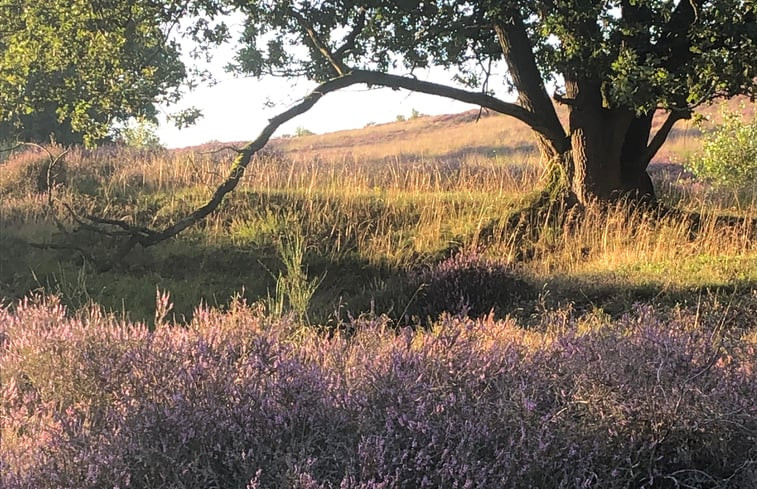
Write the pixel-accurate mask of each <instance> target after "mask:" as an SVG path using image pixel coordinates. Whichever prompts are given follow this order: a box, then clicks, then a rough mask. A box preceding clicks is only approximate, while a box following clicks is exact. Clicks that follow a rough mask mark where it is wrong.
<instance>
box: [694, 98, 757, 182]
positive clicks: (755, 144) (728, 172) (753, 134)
mask: <svg viewBox="0 0 757 489" xmlns="http://www.w3.org/2000/svg"><path fill="white" fill-rule="evenodd" d="M689 169H690V170H691V171H692V172H693V173H694V174H695V175H697V176H698V177H700V178H703V179H705V180H708V181H710V182H712V184H713V185H715V186H717V187H724V188H743V187H750V186H752V185H754V184H755V181H757V119H754V120H752V121H751V122H746V121H744V117H743V115H741V114H738V113H735V112H730V111H724V112H723V124H722V125H721V126H720V127H718V128H717V129H716V130H715V131H713V132H712V133H711V134H708V135H706V136H705V137H704V143H703V146H702V152H701V153H700V154H699V155H697V156H695V157H694V158H693V159H692V160H691V161H690V163H689Z"/></svg>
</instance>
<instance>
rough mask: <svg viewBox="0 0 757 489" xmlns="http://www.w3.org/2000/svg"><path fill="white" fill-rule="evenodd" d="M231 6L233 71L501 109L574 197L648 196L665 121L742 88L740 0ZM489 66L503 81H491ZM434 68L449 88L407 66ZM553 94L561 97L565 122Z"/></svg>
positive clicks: (744, 36) (756, 58)
mask: <svg viewBox="0 0 757 489" xmlns="http://www.w3.org/2000/svg"><path fill="white" fill-rule="evenodd" d="M231 3H232V4H233V5H234V6H235V7H236V8H238V9H239V10H240V11H241V12H242V13H244V15H245V19H246V23H245V30H244V33H243V36H242V48H241V50H240V51H239V54H238V57H237V61H238V62H237V65H236V69H237V70H239V71H240V72H242V73H246V74H252V75H256V76H263V75H276V76H284V77H295V76H302V77H306V78H308V79H311V80H316V81H319V82H326V81H329V80H330V81H331V84H330V85H329V84H327V85H326V86H325V87H321V89H320V93H325V90H324V88H325V89H327V90H331V89H332V87H333V88H334V89H336V88H342V87H343V86H346V85H349V84H353V83H363V84H368V85H373V86H386V87H393V88H402V89H407V90H414V91H418V92H425V93H429V94H435V95H440V96H443V97H449V98H452V99H456V100H460V101H463V102H469V103H471V104H475V105H479V106H482V107H486V108H488V109H491V110H493V111H496V112H500V113H503V114H506V115H509V116H512V117H514V118H516V119H519V120H520V121H522V122H524V123H525V124H527V125H528V126H529V127H530V128H531V129H532V130H533V131H534V133H535V137H536V141H537V143H538V146H539V148H540V150H541V153H542V155H543V158H544V160H545V161H546V162H548V163H549V164H550V165H552V167H553V168H554V169H556V170H558V172H559V175H560V176H561V177H563V178H562V181H563V182H564V183H565V184H567V186H568V187H569V188H570V190H571V191H572V193H573V195H574V196H575V197H576V198H577V199H578V200H579V201H581V202H583V201H587V200H589V199H594V198H598V199H604V200H607V199H614V198H617V197H619V196H627V195H629V194H631V195H632V196H634V197H639V198H653V197H654V189H653V186H652V182H651V180H650V178H649V175H648V174H647V167H648V165H649V163H650V161H651V160H652V158H653V157H654V156H655V154H656V153H657V151H658V150H659V149H660V147H661V146H662V144H663V142H664V141H665V139H666V137H667V136H668V134H669V132H670V130H671V128H672V127H673V125H674V124H675V123H676V121H679V120H681V119H686V118H689V117H690V116H691V114H692V111H694V110H695V109H696V108H697V107H698V106H700V105H701V104H704V103H707V102H710V101H712V100H714V99H716V98H718V97H732V96H735V95H737V94H748V95H752V96H753V95H754V94H755V87H756V84H755V77H757V20H756V18H755V9H756V7H755V3H754V1H753V0H602V1H598V0H519V1H474V2H471V1H453V0H427V1H408V0H403V1H384V0H372V1H342V0H339V1H308V0H296V1H293V0H285V1H271V0H267V1H245V0H235V1H232V2H231ZM502 63H504V65H505V67H506V69H507V74H506V84H505V86H504V87H495V86H492V85H491V84H490V83H489V81H490V74H491V70H492V67H493V66H498V64H502ZM433 66H437V67H444V68H448V69H452V70H455V71H456V72H457V75H456V77H455V78H456V80H457V82H458V83H457V85H458V86H453V85H441V84H434V83H427V82H422V81H419V80H417V79H416V78H414V77H413V76H412V73H413V72H414V71H415V70H418V69H422V68H428V67H433ZM460 83H462V84H464V85H465V87H464V88H462V87H460V86H459V84H460ZM503 89H504V90H503ZM503 91H504V92H507V91H512V92H515V94H516V95H517V99H516V100H515V101H514V102H510V101H507V99H505V98H502V97H499V96H498V95H497V94H498V93H502V92H503ZM554 101H556V102H557V103H559V104H563V105H565V106H566V107H567V112H568V114H569V115H568V120H567V122H566V123H565V124H564V123H562V122H561V120H560V119H559V118H558V113H557V111H556V110H555V106H554V103H553V102H554ZM658 113H663V114H665V119H664V122H663V123H662V124H661V126H660V127H659V129H657V131H656V132H653V131H652V129H653V118H654V117H655V115H656V114H658Z"/></svg>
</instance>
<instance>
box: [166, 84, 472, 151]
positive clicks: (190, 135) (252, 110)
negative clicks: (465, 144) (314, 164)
mask: <svg viewBox="0 0 757 489" xmlns="http://www.w3.org/2000/svg"><path fill="white" fill-rule="evenodd" d="M216 73H218V75H217V76H218V78H219V79H220V80H221V82H220V83H218V84H217V85H215V86H213V87H201V88H198V89H196V90H195V91H194V92H192V93H190V94H188V95H187V96H186V97H185V99H184V100H183V102H182V103H181V104H178V105H176V106H173V107H169V108H167V109H165V110H166V111H167V112H172V111H176V110H177V109H181V108H184V107H189V106H195V107H197V108H199V109H201V110H202V112H203V114H204V117H203V118H202V119H200V120H199V121H198V122H197V123H196V124H195V125H193V126H191V127H189V128H187V129H181V130H179V129H177V128H176V127H175V126H173V125H172V124H170V123H165V122H164V121H161V126H160V129H159V131H158V134H159V136H160V139H161V141H162V143H163V144H164V145H166V146H167V147H169V148H177V147H183V146H193V145H197V144H202V143H205V142H208V141H222V142H231V141H249V140H252V139H255V138H256V137H257V136H258V134H259V132H260V131H261V130H262V129H263V127H265V125H266V123H267V122H268V119H270V118H271V117H273V116H274V115H276V114H277V113H279V112H282V111H284V110H286V109H287V108H288V107H289V106H291V105H293V104H294V103H296V102H297V101H299V100H300V99H301V98H302V97H304V96H305V95H306V94H307V93H308V92H309V91H310V89H312V88H313V87H314V84H311V83H308V82H306V81H303V80H285V79H280V78H269V79H262V80H257V79H255V78H234V77H233V76H232V75H229V74H226V73H222V72H220V70H219V71H217V72H216ZM416 76H418V78H421V79H428V80H432V81H437V82H440V83H449V81H450V79H451V74H449V73H445V72H443V71H439V72H434V73H433V75H430V74H428V73H425V74H423V73H416ZM267 99H270V100H271V101H273V102H275V103H276V105H275V106H274V107H273V108H269V107H265V103H266V100H267ZM471 108H473V107H472V106H470V105H467V104H463V103H460V102H454V101H451V100H448V99H445V98H441V97H434V96H430V95H425V94H418V93H411V92H407V91H404V90H403V91H393V90H391V89H372V90H368V89H367V88H366V87H365V86H364V85H354V86H352V87H349V88H347V89H344V90H341V91H339V92H333V93H330V94H328V95H326V96H325V97H324V98H323V99H321V100H320V101H319V102H318V103H317V104H316V105H315V106H314V107H313V108H312V109H311V110H310V111H309V112H307V113H305V114H302V115H300V116H299V117H296V118H294V119H293V120H291V121H289V122H288V123H287V124H285V125H283V126H282V127H281V128H280V129H279V131H278V132H277V135H283V134H293V133H294V132H295V130H296V129H297V128H298V127H303V128H306V129H308V130H310V131H313V132H316V133H325V132H332V131H337V130H340V129H352V128H359V127H364V126H365V125H366V124H368V123H369V122H375V123H382V122H389V121H393V120H395V119H396V118H397V116H398V115H403V116H405V117H409V116H410V114H411V112H412V110H413V109H415V110H417V111H419V112H420V113H422V114H429V115H437V114H449V113H456V112H462V111H465V110H469V109H471Z"/></svg>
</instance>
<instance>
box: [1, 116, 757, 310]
mask: <svg viewBox="0 0 757 489" xmlns="http://www.w3.org/2000/svg"><path fill="white" fill-rule="evenodd" d="M744 110H746V111H752V110H753V108H752V106H748V108H747V109H744ZM710 113H711V114H712V115H714V116H716V115H717V113H718V112H717V110H716V109H711V110H710ZM699 141H700V138H699V130H698V129H696V128H694V126H693V125H691V124H688V125H686V124H682V125H681V126H680V127H679V128H678V129H677V131H676V132H674V133H673V135H672V136H671V141H670V143H669V144H668V145H667V146H666V147H665V148H664V149H663V151H662V152H661V154H660V156H659V160H658V161H657V162H656V164H655V167H654V169H653V174H654V178H655V180H656V184H657V187H658V189H659V190H660V193H661V198H662V199H663V200H664V201H666V202H668V203H669V204H670V205H674V206H677V207H679V208H682V209H687V210H690V211H695V212H697V213H701V214H702V215H703V216H704V217H703V220H702V223H701V225H700V227H699V229H698V230H696V232H693V231H692V229H691V228H690V226H689V225H688V224H687V223H686V222H684V221H682V220H681V219H679V218H676V217H670V218H663V219H661V220H658V219H657V218H656V217H655V216H650V215H644V214H639V213H635V214H629V213H628V212H627V209H625V208H623V206H618V208H616V209H612V210H611V211H610V212H609V213H607V212H603V211H601V210H600V209H599V208H591V209H587V210H586V212H585V214H583V215H582V216H581V217H580V219H573V221H572V224H571V225H570V226H563V225H561V224H560V223H561V222H563V220H564V218H565V216H562V215H561V214H560V213H561V212H562V210H560V209H555V210H554V213H553V214H554V215H555V216H558V217H559V218H557V219H547V220H545V221H543V222H529V223H523V225H522V226H521V227H520V229H517V230H516V229H513V228H512V227H508V217H509V216H510V214H511V213H512V212H513V211H514V210H517V209H518V208H519V206H521V205H522V202H523V199H525V198H526V197H527V196H529V195H530V194H531V193H532V192H534V191H535V190H538V188H539V180H540V177H541V175H542V172H543V169H542V168H541V167H540V165H539V158H538V155H537V153H536V151H535V149H534V147H533V144H532V140H531V134H530V132H529V131H528V129H527V128H526V127H525V126H523V125H522V124H519V123H517V122H515V121H513V120H511V119H509V118H506V117H502V116H499V115H491V114H487V113H479V112H478V111H471V112H467V113H463V114H456V115H447V116H437V117H418V118H415V119H411V120H408V121H404V122H397V123H391V124H381V125H374V126H371V127H366V128H363V129H359V130H352V131H341V132H337V133H332V134H325V135H313V136H302V137H290V138H282V139H277V140H274V141H272V142H271V144H270V145H269V147H268V148H267V150H266V152H265V154H262V155H260V156H259V157H257V158H256V159H255V161H254V162H253V163H252V164H251V165H250V167H249V168H248V171H247V173H246V176H245V179H244V182H243V185H241V186H240V188H239V189H238V190H237V191H236V192H235V193H234V195H233V196H232V197H231V198H230V199H228V201H227V202H225V204H224V205H223V208H222V209H221V211H220V212H218V213H216V214H214V215H212V216H211V217H210V218H209V219H207V220H206V221H205V222H203V223H202V225H201V226H198V227H196V228H194V229H190V230H189V231H188V232H186V233H185V234H183V235H181V236H180V237H179V238H178V239H175V240H172V241H170V242H167V243H164V244H161V245H159V246H156V247H154V248H150V249H147V250H137V251H136V252H133V253H131V254H130V255H128V256H127V257H126V259H124V260H122V261H120V262H118V263H116V264H115V266H114V267H112V268H110V269H109V270H108V271H106V272H99V271H98V269H101V268H102V267H103V264H104V263H106V262H107V259H108V258H109V257H110V256H111V255H113V254H114V253H113V252H114V250H115V249H116V248H117V247H118V245H119V238H118V237H111V238H108V237H103V236H99V235H96V234H94V233H91V232H88V231H87V230H86V229H82V228H81V227H80V226H77V225H76V224H75V222H74V217H73V216H72V215H71V214H70V213H69V212H67V211H66V210H65V209H66V208H65V207H64V205H65V206H69V207H70V208H71V209H74V210H75V212H76V213H77V214H79V215H85V214H93V215H98V216H104V217H111V218H117V219H126V220H128V221H130V222H132V223H134V224H140V225H145V226H152V227H159V226H162V225H165V224H167V223H169V222H172V221H173V220H175V219H177V218H178V217H180V216H181V215H183V214H185V213H186V212H188V211H190V210H191V209H193V208H194V207H195V206H197V205H199V204H200V203H202V202H204V201H205V200H206V199H207V198H208V197H209V196H210V194H211V193H212V190H213V189H214V186H215V185H216V184H217V183H218V182H219V181H221V179H222V176H223V175H224V172H225V171H226V169H227V167H228V165H229V163H230V161H231V159H232V156H233V152H232V151H231V150H230V149H224V147H225V145H223V144H206V145H203V146H199V147H193V148H186V149H183V150H173V151H158V150H156V151H147V152H144V151H143V152H140V151H134V150H129V149H125V148H102V149H98V150H95V151H86V150H82V149H73V150H71V151H70V152H68V153H67V154H66V155H65V157H64V159H63V161H62V163H61V164H60V165H58V166H57V167H56V168H54V171H52V172H51V176H52V180H53V181H54V182H55V185H54V188H53V190H52V193H53V195H52V197H54V199H53V202H55V203H56V204H55V209H54V210H53V209H51V208H50V207H49V206H48V205H47V203H48V200H49V197H50V194H49V192H48V190H47V189H46V185H45V183H46V182H45V180H46V177H47V170H46V168H47V167H46V165H47V161H48V160H49V156H48V155H47V154H46V153H44V152H41V151H39V150H35V149H29V150H28V151H25V152H23V153H21V154H17V155H14V156H13V157H12V158H10V159H9V160H8V161H7V162H6V163H5V164H3V166H2V167H0V168H1V169H2V173H0V195H2V197H1V198H2V215H1V216H0V220H1V226H2V234H1V235H0V246H2V250H3V253H2V258H0V295H1V296H3V297H5V298H6V299H7V300H11V299H14V298H18V297H21V296H23V295H25V294H27V293H28V292H29V291H31V290H38V289H44V290H46V291H48V292H53V293H58V294H61V295H62V297H63V300H64V301H65V302H67V303H68V304H70V305H72V306H81V305H83V304H86V303H87V302H90V301H94V302H97V303H99V304H103V305H104V306H105V307H107V308H109V309H113V310H117V311H124V312H126V313H128V314H130V315H131V316H132V317H135V318H149V317H151V316H152V310H153V308H154V296H155V290H156V288H158V289H160V290H168V291H171V292H172V293H173V295H174V297H175V300H176V313H177V314H178V315H179V317H181V315H185V316H187V317H188V316H189V315H190V314H191V311H192V308H193V307H194V306H195V305H197V304H198V303H199V302H201V301H204V302H206V303H209V304H211V305H223V304H225V303H227V302H228V300H229V299H230V297H231V296H233V295H235V294H237V295H238V294H242V295H244V296H245V297H246V298H247V299H248V300H250V301H252V302H254V301H264V302H265V303H266V305H267V307H269V308H271V309H272V310H273V309H275V310H278V311H279V312H284V311H286V310H288V309H297V310H298V311H299V313H300V314H302V315H304V314H305V313H307V315H308V317H309V318H310V320H311V321H313V322H318V323H326V322H334V321H339V320H340V318H342V316H343V315H344V314H346V313H347V312H349V313H350V314H352V315H358V314H360V313H363V312H366V311H370V310H372V311H374V312H378V313H387V314H389V315H390V316H391V317H393V318H394V319H395V320H405V319H407V318H410V317H411V316H413V315H416V316H418V317H419V318H420V320H424V319H425V318H424V317H423V316H424V315H430V317H433V316H434V315H435V314H437V313H439V312H441V310H442V309H445V304H446V302H449V304H447V306H448V307H446V308H448V309H452V310H453V312H456V311H454V309H455V308H459V307H460V306H461V304H462V303H465V302H466V301H467V302H471V301H472V300H473V299H472V297H478V296H480V294H481V291H479V290H476V287H478V285H466V286H465V287H466V290H463V291H462V292H459V291H457V290H455V288H456V287H457V288H459V287H458V286H450V287H447V288H445V287H442V286H440V285H439V283H437V282H438V281H444V280H447V281H451V283H456V282H455V280H458V278H456V277H457V275H455V274H459V273H464V274H473V275H476V274H479V275H481V274H483V275H482V276H485V277H491V273H494V274H495V275H496V274H500V275H501V277H500V282H501V283H502V284H504V283H506V282H507V281H508V280H510V278H511V277H512V278H513V280H516V281H517V283H519V284H523V287H521V290H520V292H522V293H520V294H515V295H514V296H513V297H510V295H512V294H511V292H512V291H510V290H509V289H508V287H506V286H505V285H501V286H500V288H501V289H502V291H503V292H502V293H501V294H492V297H490V298H487V297H484V298H483V299H481V300H478V301H477V305H478V306H477V307H478V308H479V309H481V310H480V311H476V312H487V311H488V310H490V309H491V308H492V307H493V308H494V310H495V312H496V313H497V314H499V315H507V314H521V315H526V316H528V315H529V314H531V313H533V311H534V310H535V308H540V307H550V308H551V307H556V306H558V305H561V304H567V303H575V304H577V305H578V306H580V307H584V308H585V307H591V308H605V309H607V310H608V311H610V312H613V313H616V312H622V311H624V310H627V309H628V308H629V307H630V306H631V304H632V303H633V302H635V301H639V300H641V301H650V300H654V301H661V302H666V303H670V304H672V303H675V302H678V301H696V300H698V297H700V296H701V294H703V293H704V294H706V293H711V292H712V293H714V292H715V291H721V292H722V293H726V294H728V293H732V292H733V291H742V292H744V291H747V292H748V291H749V290H752V289H753V288H754V284H755V283H756V282H757V261H756V260H757V258H756V257H757V254H756V253H757V252H755V250H754V245H753V238H754V229H753V228H752V226H751V224H750V222H751V221H750V220H749V219H747V220H746V221H744V223H743V224H738V225H725V224H719V223H718V222H717V221H716V219H715V218H714V217H712V216H714V215H721V214H736V215H738V216H742V217H754V216H755V213H756V209H757V205H756V204H755V198H754V195H752V194H750V195H731V194H729V193H725V194H719V193H717V192H713V191H712V190H711V189H709V188H708V186H707V185H705V184H703V183H701V182H697V181H695V180H694V179H692V178H691V176H690V175H688V174H686V173H685V172H683V170H682V167H681V166H680V163H682V162H683V161H684V160H685V159H686V158H687V157H689V156H690V155H691V154H693V153H694V152H696V151H697V148H698V144H699ZM50 151H51V152H52V153H53V154H59V153H61V152H62V151H63V150H62V148H50ZM56 220H57V222H56ZM74 229H76V231H75V232H73V233H71V231H72V230H74ZM524 229H525V231H524ZM457 254H462V256H458V257H457V260H458V262H459V263H457V262H455V260H454V259H453V260H452V261H451V262H443V260H444V259H446V258H449V257H453V258H454V257H455V256H456V255H457ZM287 264H288V265H287ZM444 267H452V268H454V267H458V268H461V270H462V271H461V270H455V271H453V272H449V273H451V274H452V275H450V276H449V277H448V276H446V275H444V273H442V270H444V269H445V268H444ZM492 267H493V269H494V272H492V271H491V270H489V268H492ZM445 273H446V272H445ZM487 274H489V275H487ZM437 275H439V276H437ZM466 276H467V275H466ZM450 277H451V278H450ZM433 280H437V282H433V283H434V284H435V285H434V287H433V289H435V290H447V289H449V292H445V293H448V294H451V295H450V297H446V296H444V295H443V294H442V297H433V295H434V293H435V292H434V290H429V289H430V288H429V283H430V281H433ZM465 282H466V283H470V284H473V283H475V282H476V280H475V279H466V280H465ZM277 284H278V289H277ZM483 287H484V289H485V290H490V289H491V287H488V286H486V285H484V286H483ZM461 293H462V297H458V296H459V295H460V294H461ZM295 295H299V296H300V297H299V299H297V298H294V296H295ZM292 301H295V302H298V304H299V305H297V306H294V305H293V304H290V302H292ZM461 301H462V302H461ZM487 301H489V303H488V302H487Z"/></svg>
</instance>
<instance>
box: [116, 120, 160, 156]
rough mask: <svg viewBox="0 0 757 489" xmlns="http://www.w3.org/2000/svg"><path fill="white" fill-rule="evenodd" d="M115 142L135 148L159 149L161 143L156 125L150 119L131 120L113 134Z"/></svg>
mask: <svg viewBox="0 0 757 489" xmlns="http://www.w3.org/2000/svg"><path fill="white" fill-rule="evenodd" d="M115 140H116V142H117V143H120V144H123V145H124V146H127V147H129V148H135V149H160V148H162V147H163V145H162V144H161V142H160V137H159V136H158V125H157V124H155V123H154V122H151V121H146V120H142V121H131V122H130V123H128V124H126V125H125V126H124V127H121V128H120V129H119V130H118V131H117V132H116V135H115Z"/></svg>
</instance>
